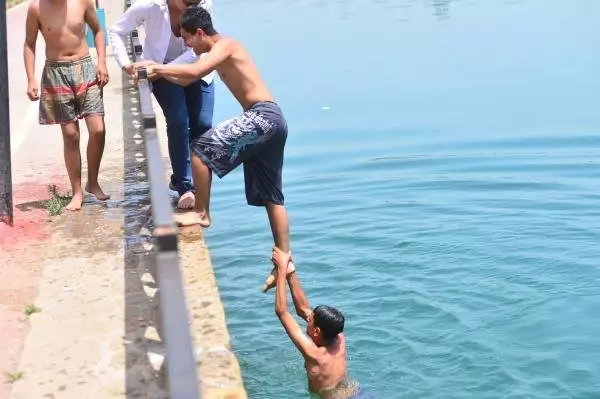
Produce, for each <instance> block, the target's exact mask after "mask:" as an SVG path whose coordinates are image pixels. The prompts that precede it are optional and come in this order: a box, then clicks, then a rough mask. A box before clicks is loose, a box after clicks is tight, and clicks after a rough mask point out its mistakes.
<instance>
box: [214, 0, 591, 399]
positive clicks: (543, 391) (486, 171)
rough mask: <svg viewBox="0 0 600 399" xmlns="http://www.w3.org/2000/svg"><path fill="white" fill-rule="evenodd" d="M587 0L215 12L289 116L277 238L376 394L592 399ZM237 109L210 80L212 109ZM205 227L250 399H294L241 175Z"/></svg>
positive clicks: (389, 2)
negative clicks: (284, 238) (335, 311)
mask: <svg viewBox="0 0 600 399" xmlns="http://www.w3.org/2000/svg"><path fill="white" fill-rule="evenodd" d="M598 21H600V1H598V0H522V1H515V0H513V1H508V0H464V1H442V0H429V1H425V0H424V1H421V0H413V1H411V0H352V1H334V0H327V1H325V0H319V1H316V0H303V1H292V0H288V1H282V0H270V1H268V0H253V1H241V0H230V1H225V0H222V1H218V2H216V5H215V24H216V27H217V29H219V30H221V31H222V33H226V34H229V35H233V36H236V37H238V38H240V39H242V40H243V41H244V42H245V43H246V45H247V46H248V47H249V49H250V50H251V52H252V53H253V54H254V56H255V58H256V61H257V63H258V65H259V67H260V69H261V71H262V73H263V75H264V77H265V79H266V81H267V82H268V84H269V85H270V88H271V89H272V91H273V93H274V94H275V96H276V97H277V99H278V100H279V102H280V103H281V105H282V107H283V109H284V112H285V114H286V116H287V118H288V123H289V126H290V135H289V139H288V144H287V148H286V161H285V170H284V185H285V194H286V201H287V206H288V210H289V215H290V219H291V239H292V248H293V251H294V253H295V258H296V261H297V266H298V274H299V277H300V278H301V281H303V283H304V286H305V288H306V290H307V293H308V295H309V299H310V300H311V303H312V304H313V305H317V304H321V303H326V304H330V305H333V306H336V307H339V308H340V309H341V310H342V311H343V312H344V313H345V314H346V317H347V322H346V333H347V340H348V343H349V349H348V352H349V371H350V374H351V376H353V377H354V378H356V379H357V380H358V381H359V382H360V383H361V384H362V385H363V386H364V387H366V388H367V389H368V390H370V391H371V392H372V393H374V394H375V395H376V397H377V398H467V397H471V398H567V397H573V398H598V397H600V361H599V359H600V338H599V337H600V321H599V318H598V314H599V312H600V261H599V260H600V245H599V242H600V210H599V209H600V208H599V203H600V182H599V177H600V158H599V156H600V111H599V108H598V107H599V106H600V76H599V71H600V23H599V22H598ZM238 112H239V107H238V105H237V104H236V103H235V101H234V100H233V98H232V97H231V96H230V95H229V94H228V93H227V92H226V90H225V89H224V87H223V86H222V84H220V83H219V87H218V90H217V104H216V112H215V119H216V120H217V121H218V120H222V119H225V118H229V117H231V116H235V115H236V114H237V113H238ZM212 210H213V219H214V225H213V227H212V228H211V229H210V230H209V231H208V232H207V242H208V245H209V247H210V249H211V253H212V258H213V263H214V266H215V269H216V273H217V278H218V281H219V287H220V290H221V295H222V298H223V300H224V304H225V308H226V313H227V318H228V326H229V329H230V332H231V335H232V344H233V348H234V350H235V351H236V354H237V356H238V358H239V360H240V363H241V366H242V371H243V376H244V379H245V383H246V389H247V391H248V393H249V395H250V397H251V398H266V399H270V398H273V399H286V398H307V397H309V394H308V393H307V389H306V377H305V372H304V370H303V367H302V361H301V358H300V356H299V354H298V353H297V352H296V349H295V348H294V347H293V345H292V344H291V343H290V342H289V341H288V339H287V337H286V335H285V333H284V331H283V329H282V327H281V326H280V324H279V323H278V321H277V319H276V317H275V314H274V311H273V295H272V294H269V295H263V294H261V293H260V291H259V288H260V286H261V284H262V282H263V280H264V278H265V276H266V274H267V273H268V271H269V270H270V268H271V266H270V263H269V261H268V256H269V255H270V248H271V245H272V239H271V236H270V231H269V227H268V222H267V218H266V215H265V212H264V210H263V209H260V208H252V207H248V206H247V205H246V204H245V198H244V191H243V174H242V171H241V170H238V171H236V172H234V173H233V174H232V175H229V176H227V177H226V178H225V179H224V180H221V181H218V180H216V181H215V182H214V189H213V200H212Z"/></svg>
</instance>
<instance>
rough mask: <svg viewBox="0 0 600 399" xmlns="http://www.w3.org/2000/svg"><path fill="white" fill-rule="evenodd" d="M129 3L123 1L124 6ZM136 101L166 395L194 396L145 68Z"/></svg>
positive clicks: (136, 51) (136, 53) (136, 54)
mask: <svg viewBox="0 0 600 399" xmlns="http://www.w3.org/2000/svg"><path fill="white" fill-rule="evenodd" d="M129 6H130V1H129V0H128V1H127V4H126V7H129ZM131 46H132V50H133V54H132V55H133V58H134V62H135V61H138V60H140V57H141V54H142V45H141V44H140V40H139V36H138V32H137V31H133V32H132V33H131ZM137 75H138V92H139V104H140V110H141V116H142V120H143V122H142V126H143V133H142V137H143V140H144V146H145V150H146V162H147V165H148V166H147V168H148V170H147V176H148V180H149V185H150V199H151V203H152V219H153V224H154V232H153V234H154V238H155V244H156V249H157V250H156V269H157V280H158V287H159V289H160V312H161V316H162V323H161V324H162V331H161V337H162V340H163V343H164V346H165V348H166V359H165V363H166V367H167V379H168V387H169V393H170V397H171V398H172V399H198V398H199V397H200V382H199V380H198V377H197V368H196V360H195V356H194V350H193V345H192V338H191V334H190V330H189V324H188V312H187V306H186V302H185V296H184V291H183V283H182V277H181V269H180V267H179V253H178V247H177V229H176V227H175V224H174V223H173V211H172V208H171V200H170V198H169V191H168V187H167V183H166V181H165V173H164V169H163V159H162V155H161V151H160V143H159V140H158V136H157V131H156V117H155V114H154V111H153V109H152V99H151V97H150V92H151V89H150V84H149V82H148V79H147V74H146V69H145V68H138V70H137Z"/></svg>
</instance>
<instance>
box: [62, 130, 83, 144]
mask: <svg viewBox="0 0 600 399" xmlns="http://www.w3.org/2000/svg"><path fill="white" fill-rule="evenodd" d="M63 142H64V144H65V147H67V148H79V132H78V131H64V132H63Z"/></svg>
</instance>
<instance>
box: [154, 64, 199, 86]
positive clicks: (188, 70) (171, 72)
mask: <svg viewBox="0 0 600 399" xmlns="http://www.w3.org/2000/svg"><path fill="white" fill-rule="evenodd" d="M154 72H156V74H157V75H158V76H161V77H163V78H167V79H169V78H173V79H179V80H181V81H191V82H193V81H195V80H198V79H200V78H201V76H198V74H197V73H196V69H195V68H194V65H193V64H187V65H157V66H155V67H154ZM191 82H190V83H191Z"/></svg>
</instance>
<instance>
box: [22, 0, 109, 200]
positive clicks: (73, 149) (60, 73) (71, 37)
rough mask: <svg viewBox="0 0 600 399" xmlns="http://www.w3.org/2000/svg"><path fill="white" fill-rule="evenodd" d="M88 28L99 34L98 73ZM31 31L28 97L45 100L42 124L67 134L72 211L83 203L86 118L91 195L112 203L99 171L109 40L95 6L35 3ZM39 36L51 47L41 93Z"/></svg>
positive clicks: (79, 0) (51, 0)
mask: <svg viewBox="0 0 600 399" xmlns="http://www.w3.org/2000/svg"><path fill="white" fill-rule="evenodd" d="M86 23H87V24H88V25H89V26H90V28H91V29H92V32H93V33H94V41H95V43H96V49H97V51H98V66H97V67H96V65H95V64H94V61H93V60H92V58H91V57H90V55H89V49H88V46H87V42H86V40H85V29H86V28H85V26H86ZM25 29H26V32H25V46H24V51H23V57H24V59H25V72H26V73H27V80H28V84H27V95H28V96H29V99H30V100H31V101H36V100H40V116H39V119H40V120H39V122H40V124H42V125H51V124H58V125H60V127H61V130H62V136H63V143H64V157H65V164H66V167H67V172H68V174H69V180H70V181H71V187H72V190H73V198H72V199H71V202H70V203H69V204H68V205H67V206H66V209H68V210H71V211H75V210H78V209H81V205H82V203H83V190H82V188H81V154H80V152H79V122H78V121H79V119H82V118H85V122H86V124H87V128H88V131H89V133H90V138H89V142H88V147H87V160H88V181H87V184H86V186H85V190H86V191H87V192H89V193H92V194H94V195H95V196H96V198H98V199H99V200H101V201H104V200H107V199H108V198H109V196H108V195H106V194H104V192H103V191H102V189H101V188H100V185H99V184H98V171H99V169H100V161H101V159H102V153H103V152H104V139H105V131H104V104H103V100H102V88H103V87H104V86H105V85H106V84H107V83H108V72H107V69H106V59H105V58H106V57H105V55H106V49H105V46H104V35H103V34H102V30H101V29H100V23H99V22H98V16H97V14H96V8H95V7H94V0H31V3H30V5H29V9H28V11H27V22H26V26H25ZM38 32H42V36H43V37H44V41H45V42H46V65H45V66H44V72H43V74H42V85H41V92H39V93H38V86H37V82H36V80H35V46H36V41H37V37H38Z"/></svg>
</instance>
